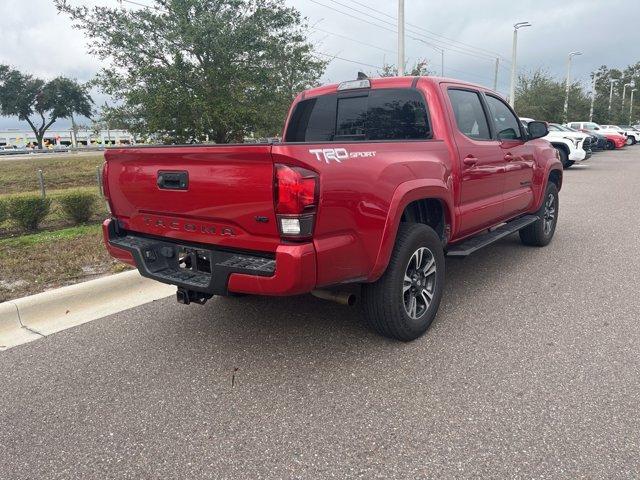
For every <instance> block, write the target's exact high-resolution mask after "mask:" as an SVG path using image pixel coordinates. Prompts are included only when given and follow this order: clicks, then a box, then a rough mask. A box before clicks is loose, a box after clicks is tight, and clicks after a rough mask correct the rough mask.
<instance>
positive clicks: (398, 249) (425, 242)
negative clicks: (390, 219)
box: [362, 223, 445, 342]
mask: <svg viewBox="0 0 640 480" xmlns="http://www.w3.org/2000/svg"><path fill="white" fill-rule="evenodd" d="M444 268H445V265H444V252H443V249H442V242H441V240H440V237H438V235H437V234H436V232H435V231H434V230H433V229H432V228H430V227H428V226H427V225H423V224H418V223H402V224H400V228H399V229H398V236H397V238H396V243H395V246H394V248H393V252H392V254H391V259H390V260H389V265H388V266H387V270H386V271H385V273H384V274H383V275H382V277H380V279H378V280H377V281H376V282H374V283H371V284H366V285H363V288H362V300H363V301H362V304H363V306H364V311H365V314H366V317H367V321H368V323H369V325H370V326H371V327H372V328H373V329H374V330H375V331H376V332H378V333H379V334H380V335H383V336H385V337H389V338H394V339H397V340H401V341H404V342H408V341H410V340H414V339H416V338H418V337H420V336H421V335H422V334H424V333H425V332H426V331H427V329H428V328H429V326H430V325H431V322H433V319H434V318H435V316H436V313H437V311H438V307H439V305H440V299H441V298H442V291H443V288H444Z"/></svg>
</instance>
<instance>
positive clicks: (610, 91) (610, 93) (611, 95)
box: [609, 78, 618, 121]
mask: <svg viewBox="0 0 640 480" xmlns="http://www.w3.org/2000/svg"><path fill="white" fill-rule="evenodd" d="M609 82H611V88H610V89H609V117H611V102H612V101H613V86H614V85H615V84H616V83H618V79H617V78H610V79H609ZM609 121H611V118H609Z"/></svg>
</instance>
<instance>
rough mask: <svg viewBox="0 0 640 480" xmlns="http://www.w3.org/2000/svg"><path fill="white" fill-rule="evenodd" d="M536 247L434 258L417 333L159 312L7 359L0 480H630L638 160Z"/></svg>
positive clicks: (637, 437) (569, 182)
mask: <svg viewBox="0 0 640 480" xmlns="http://www.w3.org/2000/svg"><path fill="white" fill-rule="evenodd" d="M560 203H561V204H560V221H559V225H558V230H557V233H556V237H555V239H554V241H553V243H552V244H551V245H550V246H549V247H547V248H544V249H536V248H530V247H525V246H522V245H521V244H520V242H519V240H518V237H517V235H514V236H511V237H508V238H507V239H504V240H503V241H501V242H499V243H498V244H496V245H494V246H491V247H489V248H487V249H485V250H484V251H480V252H478V253H476V254H474V255H473V256H472V257H470V258H468V259H466V260H447V269H448V271H447V276H448V277H447V288H446V292H445V296H444V300H443V303H442V306H441V310H440V313H439V314H438V317H437V318H436V321H435V322H434V324H433V326H432V328H431V329H430V331H429V332H428V334H427V335H426V336H425V337H423V338H422V339H420V340H418V341H415V342H413V343H410V344H401V343H397V342H392V341H388V340H385V339H383V338H381V337H378V336H376V335H375V334H374V333H372V332H370V331H369V330H367V328H366V327H365V325H364V322H363V319H362V315H361V313H360V310H359V309H358V308H355V307H354V308H348V307H342V306H338V305H334V304H332V303H328V302H324V301H322V300H318V299H315V298H313V297H310V296H304V297H297V298H290V299H268V298H251V297H249V298H229V299H217V300H214V301H211V302H209V303H208V304H207V305H205V306H191V307H185V306H181V305H178V304H176V303H175V301H174V300H173V299H166V300H162V301H158V302H154V303H153V304H149V305H146V306H143V307H139V308H137V309H134V310H129V311H126V312H123V313H120V314H117V315H114V316H111V317H108V318H104V319H101V320H97V321H94V322H92V323H89V324H85V325H82V326H79V327H76V328H74V329H71V330H67V331H64V332H61V333H59V334H56V335H53V336H50V337H47V338H45V339H43V340H40V341H36V342H33V343H30V344H26V345H22V346H20V347H17V348H14V349H11V350H8V351H6V352H4V353H0V371H1V372H2V373H1V374H0V478H2V479H14V478H15V479H27V478H29V479H36V478H37V479H40V478H43V479H44V478H47V479H49V478H61V479H62V478H64V479H76V478H77V479H87V478H132V479H133V478H135V479H138V478H145V479H146V478H165V479H166V478H219V479H222V478H252V479H262V478H265V479H266V478H274V479H276V478H278V479H280V478H309V479H317V478H340V479H344V478H366V479H371V478H381V479H382V478H384V479H391V478H454V477H455V478H554V479H558V478H571V479H577V478H630V479H631V478H638V477H640V294H638V284H639V283H640V240H639V237H640V215H639V214H638V210H639V207H640V146H638V147H629V148H627V149H625V150H624V151H620V152H606V153H599V154H596V155H595V156H594V157H593V158H592V159H591V160H589V161H588V162H586V163H585V165H580V166H575V167H573V168H571V169H570V170H568V171H566V172H565V184H564V188H563V190H562V192H561V197H560Z"/></svg>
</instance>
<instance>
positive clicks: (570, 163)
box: [562, 160, 576, 170]
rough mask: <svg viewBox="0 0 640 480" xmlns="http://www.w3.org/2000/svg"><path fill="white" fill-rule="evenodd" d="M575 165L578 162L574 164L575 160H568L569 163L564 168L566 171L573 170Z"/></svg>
mask: <svg viewBox="0 0 640 480" xmlns="http://www.w3.org/2000/svg"><path fill="white" fill-rule="evenodd" d="M574 163H576V162H574V161H573V160H568V161H567V163H565V164H564V165H562V167H563V168H564V169H565V170H566V169H567V168H571V167H572V166H573V164H574Z"/></svg>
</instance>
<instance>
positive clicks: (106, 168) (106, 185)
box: [102, 162, 113, 215]
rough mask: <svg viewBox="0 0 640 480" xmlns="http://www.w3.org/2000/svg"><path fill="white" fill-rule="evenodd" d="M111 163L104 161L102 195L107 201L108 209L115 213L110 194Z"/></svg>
mask: <svg viewBox="0 0 640 480" xmlns="http://www.w3.org/2000/svg"><path fill="white" fill-rule="evenodd" d="M108 176H109V164H108V163H107V162H104V164H103V165H102V195H103V196H104V199H105V200H106V202H107V209H108V210H109V214H110V215H111V214H113V209H112V208H111V199H110V195H109V181H108Z"/></svg>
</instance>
